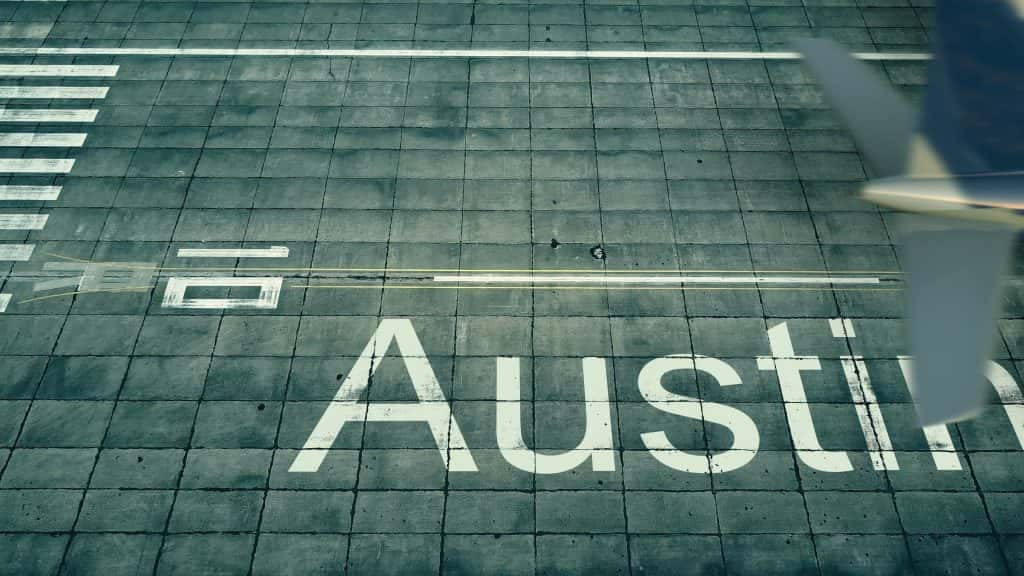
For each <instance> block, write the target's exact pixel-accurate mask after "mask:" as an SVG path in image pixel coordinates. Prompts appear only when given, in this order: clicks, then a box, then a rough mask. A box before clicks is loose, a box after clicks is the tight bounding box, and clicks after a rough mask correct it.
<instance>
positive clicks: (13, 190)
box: [0, 184, 61, 202]
mask: <svg viewBox="0 0 1024 576" xmlns="http://www.w3.org/2000/svg"><path fill="white" fill-rule="evenodd" d="M60 191H61V187H60V186H14V185H9V184H5V185H2V186H0V200H29V201H38V202H44V201H50V200H56V199H57V198H59V197H60Z"/></svg>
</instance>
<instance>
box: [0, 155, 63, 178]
mask: <svg viewBox="0 0 1024 576" xmlns="http://www.w3.org/2000/svg"><path fill="white" fill-rule="evenodd" d="M74 165H75V161H74V160H73V159H71V158H0V172H4V173H14V174H36V173H39V174H67V173H68V172H71V168H73V167H74Z"/></svg>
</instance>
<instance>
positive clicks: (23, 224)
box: [0, 214, 50, 230]
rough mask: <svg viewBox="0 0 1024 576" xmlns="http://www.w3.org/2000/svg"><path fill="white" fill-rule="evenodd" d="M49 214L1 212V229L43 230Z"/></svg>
mask: <svg viewBox="0 0 1024 576" xmlns="http://www.w3.org/2000/svg"><path fill="white" fill-rule="evenodd" d="M49 218H50V215H49V214H0V230H42V229H43V226H46V221H47V220H48V219H49Z"/></svg>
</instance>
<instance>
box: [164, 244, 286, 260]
mask: <svg viewBox="0 0 1024 576" xmlns="http://www.w3.org/2000/svg"><path fill="white" fill-rule="evenodd" d="M287 257H288V247H286V246H271V247H270V248H178V258H287Z"/></svg>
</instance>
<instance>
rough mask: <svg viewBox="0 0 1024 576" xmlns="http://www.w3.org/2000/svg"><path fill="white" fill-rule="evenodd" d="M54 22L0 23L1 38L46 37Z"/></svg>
mask: <svg viewBox="0 0 1024 576" xmlns="http://www.w3.org/2000/svg"><path fill="white" fill-rule="evenodd" d="M51 28H53V24H50V23H47V22H14V23H4V24H0V38H46V37H47V36H48V35H49V34H50V29H51Z"/></svg>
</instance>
